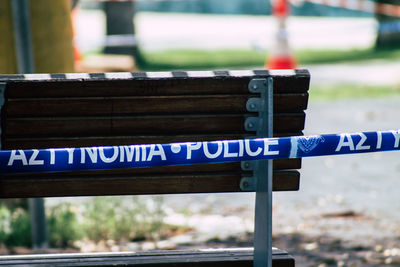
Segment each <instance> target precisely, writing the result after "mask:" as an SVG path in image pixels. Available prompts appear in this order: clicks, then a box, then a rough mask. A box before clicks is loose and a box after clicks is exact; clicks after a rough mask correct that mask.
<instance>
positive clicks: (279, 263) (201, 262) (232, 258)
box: [0, 248, 294, 267]
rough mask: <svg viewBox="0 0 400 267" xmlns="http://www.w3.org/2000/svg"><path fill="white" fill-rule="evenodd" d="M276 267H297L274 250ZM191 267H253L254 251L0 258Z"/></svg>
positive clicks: (15, 262)
mask: <svg viewBox="0 0 400 267" xmlns="http://www.w3.org/2000/svg"><path fill="white" fill-rule="evenodd" d="M272 257H273V258H272V265H273V266H274V267H294V259H293V258H292V257H291V256H290V255H288V254H287V252H285V251H283V250H278V249H273V253H272ZM10 265H12V266H28V265H29V266H38V267H39V266H136V267H148V266H164V267H177V266H179V267H180V266H182V267H184V266H188V267H189V266H190V267H215V266H219V267H239V266H240V267H247V266H248V267H251V266H253V250H252V249H250V248H240V249H237V248H235V249H215V250H212V249H207V250H185V251H179V250H178V251H148V252H114V253H82V254H50V255H49V254H44V255H24V256H0V266H10Z"/></svg>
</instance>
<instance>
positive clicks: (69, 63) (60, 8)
mask: <svg viewBox="0 0 400 267" xmlns="http://www.w3.org/2000/svg"><path fill="white" fill-rule="evenodd" d="M70 12H71V1H70V0H57V1H54V0H35V1H33V0H31V1H30V15H31V29H32V44H33V55H34V62H35V71H36V72H38V73H41V72H42V73H43V72H52V73H56V72H73V71H74V57H73V47H72V28H71V16H70ZM0 36H2V41H1V42H0V73H16V72H17V66H16V65H17V62H16V56H15V42H14V33H13V21H12V12H11V0H0Z"/></svg>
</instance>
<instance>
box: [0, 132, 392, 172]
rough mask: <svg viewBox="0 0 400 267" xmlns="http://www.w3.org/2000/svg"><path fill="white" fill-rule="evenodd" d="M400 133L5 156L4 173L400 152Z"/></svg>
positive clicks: (0, 165)
mask: <svg viewBox="0 0 400 267" xmlns="http://www.w3.org/2000/svg"><path fill="white" fill-rule="evenodd" d="M399 146H400V130H395V131H378V132H364V133H351V134H350V133H341V134H325V135H313V136H294V137H282V138H259V139H245V140H228V141H211V142H188V143H171V144H163V145H161V144H151V145H130V146H112V147H84V148H64V149H41V150H38V149H32V150H4V151H0V173H3V174H4V173H29V172H65V171H77V170H105V169H122V168H143V167H153V166H171V165H188V164H199V163H221V162H235V161H248V160H267V159H280V158H302V157H314V156H324V155H340V154H352V153H366V152H378V151H389V150H400V148H399Z"/></svg>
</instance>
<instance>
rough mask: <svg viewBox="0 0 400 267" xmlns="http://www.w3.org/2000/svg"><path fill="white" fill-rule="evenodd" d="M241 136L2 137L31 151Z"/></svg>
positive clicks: (239, 136) (8, 144) (236, 136)
mask: <svg viewBox="0 0 400 267" xmlns="http://www.w3.org/2000/svg"><path fill="white" fill-rule="evenodd" d="M298 135H302V132H300V131H299V132H284V133H274V136H275V137H284V136H298ZM246 137H247V135H245V136H243V134H224V135H223V136H222V135H221V134H214V135H212V134H211V135H195V134H191V135H189V134H186V135H163V136H158V135H157V136H154V135H147V136H144V135H141V136H140V135H139V136H134V135H128V136H117V135H115V136H87V137H82V136H81V137H73V136H62V137H33V136H25V137H19V138H14V137H7V139H5V136H4V135H3V140H2V144H3V146H2V147H3V149H32V148H63V147H88V146H117V145H136V144H153V143H156V144H164V143H173V142H199V141H216V140H221V139H225V140H232V139H242V138H246Z"/></svg>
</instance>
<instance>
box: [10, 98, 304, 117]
mask: <svg viewBox="0 0 400 267" xmlns="http://www.w3.org/2000/svg"><path fill="white" fill-rule="evenodd" d="M249 98H250V96H249V95H212V96H211V95H202V96H190V95H188V96H169V97H167V96H152V97H146V96H138V97H133V96H131V97H85V98H32V99H31V98H17V99H9V100H8V101H7V106H6V109H5V112H6V116H7V117H45V116H52V117H55V116H82V114H85V116H104V115H107V116H119V115H126V114H129V115H141V114H147V115H154V114H176V113H190V114H198V113H201V114H213V113H222V114H235V113H246V112H247V111H246V102H247V100H248V99H249ZM307 99H308V95H307V94H305V93H303V94H281V95H279V94H277V95H275V96H274V102H275V103H279V104H278V105H275V106H274V107H275V110H274V111H275V112H296V111H297V112H298V111H302V110H304V109H306V108H307Z"/></svg>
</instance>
